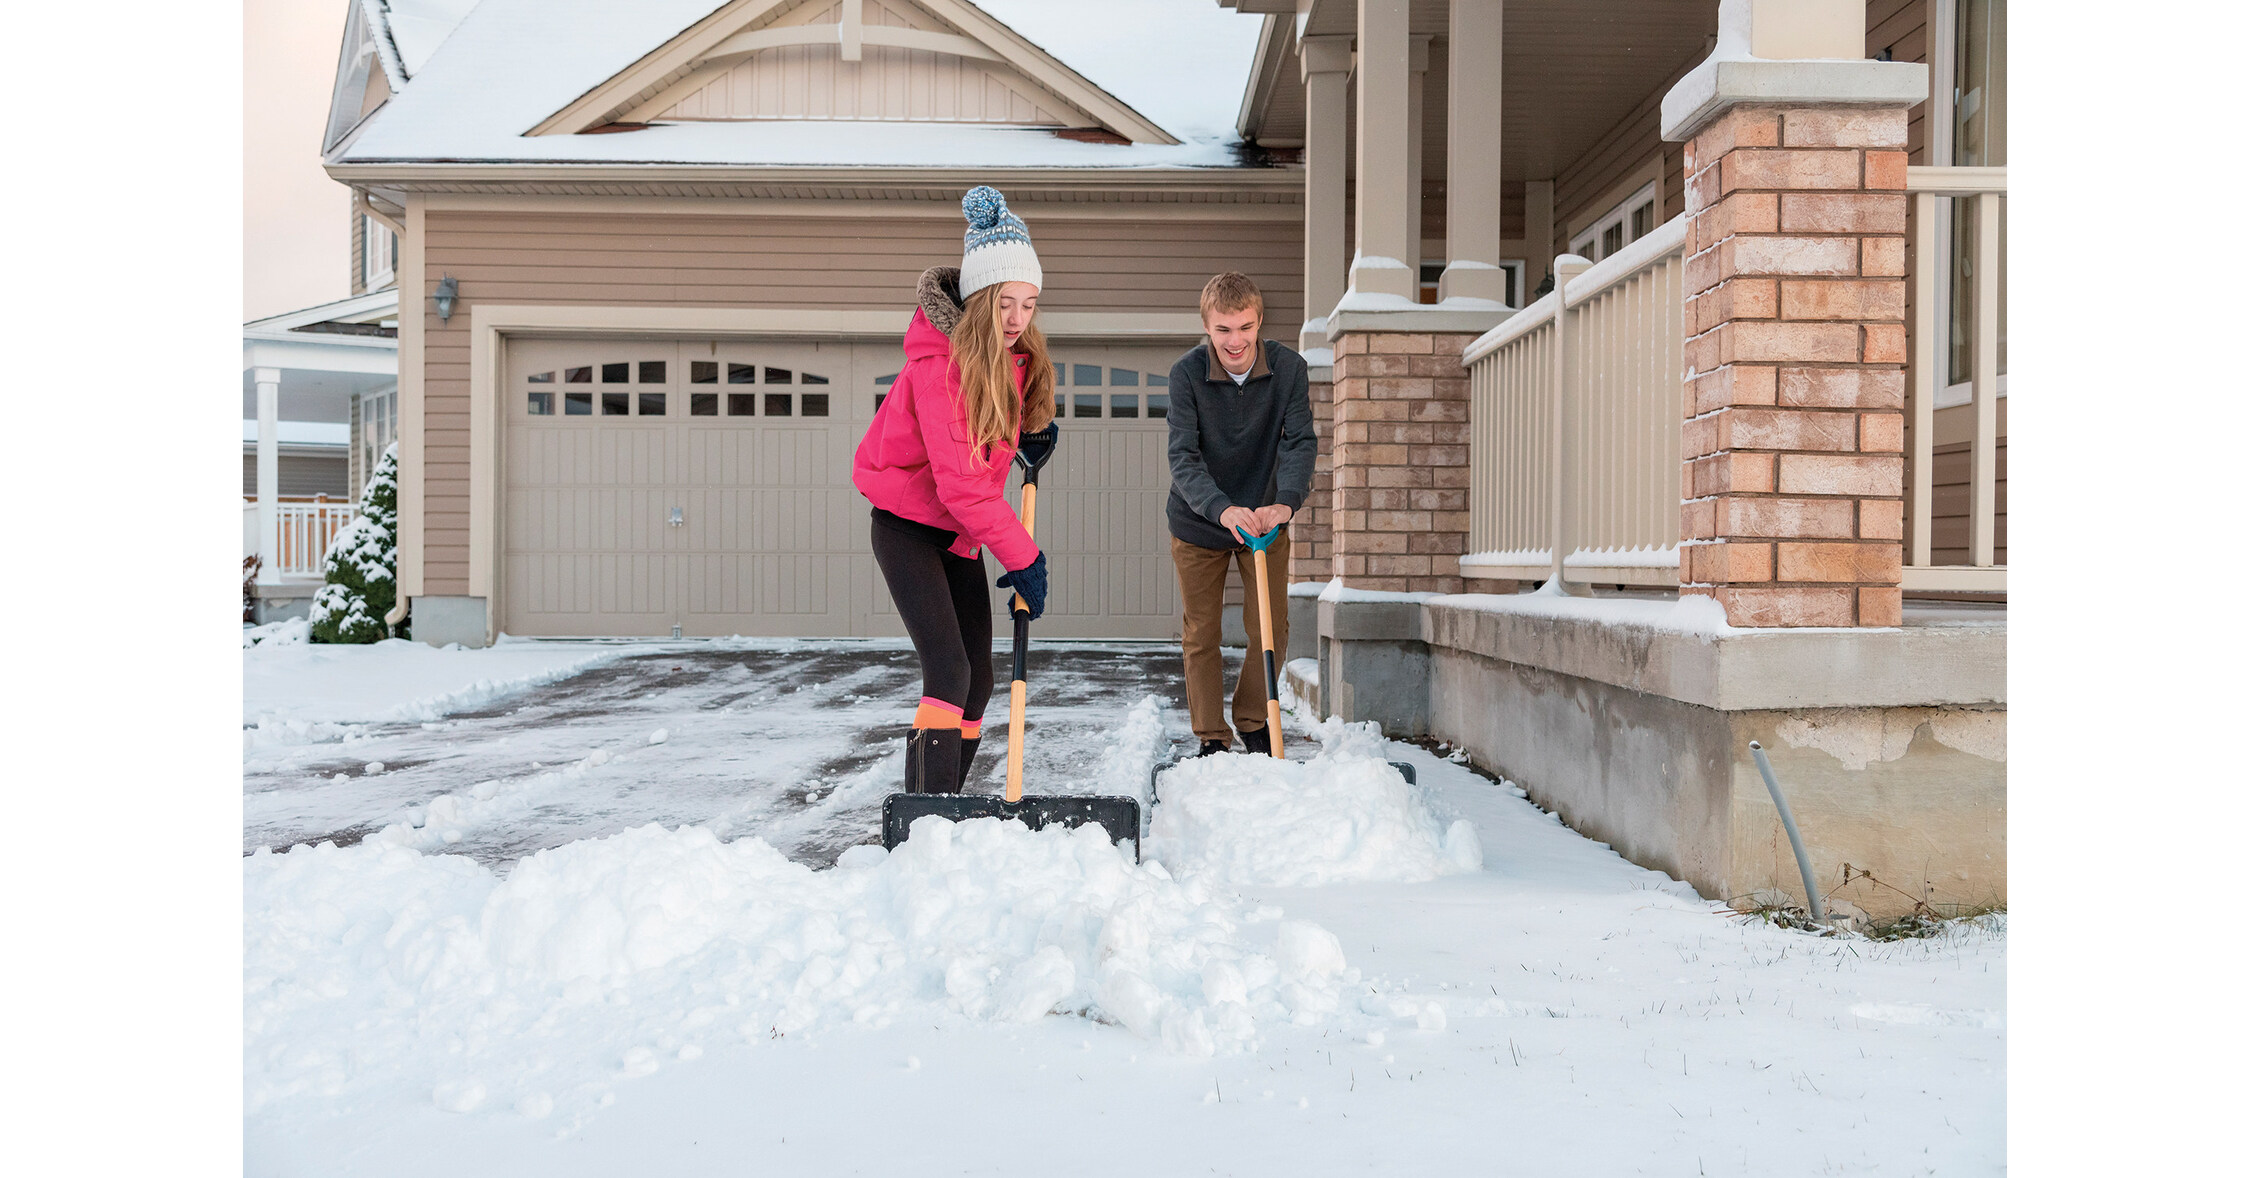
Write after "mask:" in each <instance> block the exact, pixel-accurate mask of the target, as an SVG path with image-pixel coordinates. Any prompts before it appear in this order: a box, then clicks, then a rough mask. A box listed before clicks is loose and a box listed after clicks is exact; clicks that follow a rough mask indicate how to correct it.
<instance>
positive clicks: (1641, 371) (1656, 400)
mask: <svg viewBox="0 0 2250 1178" xmlns="http://www.w3.org/2000/svg"><path fill="white" fill-rule="evenodd" d="M1686 242H1687V218H1686V217H1685V216H1680V217H1674V218H1672V219H1671V220H1669V221H1667V222H1665V223H1664V224H1663V225H1661V226H1659V227H1658V228H1657V229H1656V230H1654V231H1653V232H1651V233H1649V234H1648V235H1647V236H1645V237H1642V238H1641V239H1640V240H1638V241H1635V242H1633V243H1632V244H1631V245H1628V246H1626V247H1625V248H1624V249H1622V250H1620V251H1618V252H1617V253H1615V254H1613V255H1611V256H1610V257H1608V258H1606V259H1604V260H1603V261H1601V262H1600V263H1599V264H1596V265H1592V266H1588V265H1587V264H1586V263H1585V261H1584V260H1583V259H1580V258H1575V257H1572V256H1569V255H1565V256H1564V257H1563V258H1559V259H1557V260H1556V262H1555V280H1556V281H1555V290H1554V292H1553V293H1550V294H1548V295H1547V296H1546V297H1544V298H1541V299H1540V300H1538V301H1537V302H1535V303H1533V304H1531V305H1530V306H1528V307H1525V308H1524V309H1523V310H1521V311H1518V312H1516V313H1515V314H1514V315H1512V316H1510V317H1509V318H1508V319H1507V321H1506V322H1504V323H1502V324H1500V326H1498V327H1495V328H1493V329H1492V330H1491V331H1488V332H1486V333H1485V334H1483V335H1482V336H1479V337H1478V338H1477V339H1476V341H1475V342H1473V343H1471V344H1470V345H1469V346H1468V347H1467V348H1466V349H1464V350H1463V352H1462V360H1463V362H1464V363H1465V364H1466V365H1467V366H1468V369H1469V422H1470V431H1471V432H1470V446H1469V543H1468V547H1469V553H1468V555H1466V556H1463V557H1462V558H1461V575H1462V576H1464V577H1470V578H1489V579H1500V580H1547V579H1550V578H1556V577H1560V578H1562V579H1563V580H1565V581H1569V582H1577V583H1580V584H1605V585H1612V584H1622V585H1677V584H1679V568H1680V554H1679V544H1680V395H1681V392H1680V374H1681V372H1682V371H1683V369H1684V367H1685V365H1684V361H1683V358H1682V355H1681V351H1682V346H1683V342H1684V339H1685V335H1684V333H1683V332H1682V330H1681V329H1682V322H1681V320H1682V315H1683V311H1684V298H1685V295H1684V293H1683V279H1684V274H1683V267H1684V255H1685V250H1684V247H1685V245H1686ZM1558 538H1559V540H1558Z"/></svg>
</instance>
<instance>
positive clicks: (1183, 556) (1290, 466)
mask: <svg viewBox="0 0 2250 1178" xmlns="http://www.w3.org/2000/svg"><path fill="white" fill-rule="evenodd" d="M1202 311H1203V331H1204V334H1205V336H1206V337H1207V338H1206V339H1205V340H1204V342H1202V343H1200V344H1197V345H1196V346H1195V347H1193V348H1191V349H1189V350H1188V353H1187V354H1186V355H1184V356H1182V357H1180V359H1179V361H1178V362H1177V363H1175V364H1173V365H1172V396H1171V411H1170V414H1169V423H1170V426H1171V441H1170V445H1169V447H1168V452H1169V455H1170V458H1171V466H1172V493H1171V496H1170V497H1169V498H1168V499H1167V500H1166V501H1165V505H1164V514H1165V518H1166V521H1167V522H1168V523H1169V524H1170V526H1171V531H1172V564H1173V567H1174V568H1176V569H1177V570H1178V571H1179V575H1180V614H1181V618H1180V650H1181V656H1182V660H1183V662H1184V663H1185V664H1186V670H1187V696H1188V716H1189V718H1190V719H1191V720H1192V722H1193V723H1194V725H1195V735H1196V739H1197V740H1198V741H1199V742H1201V744H1200V748H1199V749H1198V751H1197V753H1196V755H1197V756H1203V755H1206V754H1209V753H1218V752H1225V751H1227V750H1228V749H1229V748H1230V747H1231V746H1232V745H1233V738H1234V733H1235V731H1240V732H1241V733H1242V745H1243V748H1244V749H1246V750H1248V751H1250V752H1253V753H1264V752H1268V751H1270V749H1271V747H1272V735H1271V734H1270V733H1268V732H1267V731H1266V685H1265V674H1264V667H1263V664H1262V663H1261V662H1260V660H1259V659H1258V658H1257V657H1256V656H1253V657H1250V658H1245V659H1244V660H1243V662H1242V670H1241V672H1240V673H1239V674H1238V675H1237V676H1236V679H1235V685H1234V728H1233V729H1229V728H1228V727H1227V721H1226V709H1225V708H1224V706H1223V704H1222V699H1221V692H1222V691H1223V690H1224V689H1225V675H1224V667H1223V664H1222V663H1221V661H1220V655H1219V615H1220V613H1221V612H1222V610H1223V608H1224V606H1225V602H1226V588H1227V566H1228V565H1230V564H1231V565H1233V566H1235V568H1236V570H1237V572H1238V574H1239V575H1240V576H1241V578H1242V628H1243V630H1244V632H1245V633H1247V634H1248V635H1249V636H1250V649H1251V650H1252V651H1257V650H1258V649H1259V648H1260V647H1261V646H1262V645H1263V639H1262V634H1261V631H1260V629H1259V627H1260V626H1262V625H1264V624H1266V623H1267V621H1268V620H1269V619H1270V620H1271V624H1272V626H1273V649H1274V653H1275V655H1276V656H1277V657H1284V658H1285V657H1287V652H1288V649H1289V576H1288V570H1289V534H1288V532H1287V531H1286V530H1284V531H1283V532H1282V534H1281V535H1279V536H1276V537H1275V538H1274V541H1273V544H1272V546H1271V547H1269V548H1268V549H1266V565H1267V576H1268V578H1269V579H1270V580H1271V582H1272V583H1271V584H1270V585H1269V586H1268V590H1269V591H1270V593H1271V597H1270V599H1269V600H1267V601H1264V602H1260V601H1258V600H1257V597H1258V593H1257V584H1258V582H1257V577H1256V575H1255V574H1254V573H1253V572H1252V568H1253V565H1252V563H1251V556H1250V550H1249V549H1248V548H1247V547H1245V546H1244V545H1243V543H1242V541H1241V539H1240V538H1239V537H1237V536H1236V535H1235V534H1234V529H1237V528H1239V529H1241V530H1242V531H1244V532H1247V533H1249V534H1250V535H1253V536H1260V535H1264V534H1265V533H1267V532H1270V531H1272V530H1273V529H1275V528H1285V527H1286V525H1287V524H1288V523H1289V517H1290V516H1292V515H1294V514H1296V511H1297V509H1298V508H1299V507H1302V506H1304V502H1305V496H1306V494H1307V493H1308V492H1309V491H1310V490H1311V489H1312V473H1313V457H1314V455H1315V453H1316V451H1317V449H1318V442H1317V440H1316V439H1315V438H1314V436H1313V416H1312V401H1311V398H1310V397H1309V395H1308V394H1307V391H1306V387H1305V381H1306V372H1305V359H1304V357H1302V356H1300V355H1298V354H1297V353H1296V352H1295V351H1294V350H1292V349H1290V348H1289V347H1287V346H1286V345H1284V344H1281V343H1278V342H1276V341H1274V340H1265V339H1260V338H1259V337H1258V332H1259V329H1260V328H1261V327H1262V326H1263V325H1264V320H1265V296H1264V295H1263V294H1261V293H1260V292H1259V290H1258V286H1257V284H1256V283H1254V282H1252V281H1250V279H1249V277H1248V276H1246V275H1243V274H1239V273H1236V272H1233V271H1229V272H1227V273H1225V274H1221V275H1219V276H1217V277H1216V278H1213V279H1212V280H1211V281H1210V282H1208V283H1206V284H1205V285H1204V287H1203V299H1202Z"/></svg>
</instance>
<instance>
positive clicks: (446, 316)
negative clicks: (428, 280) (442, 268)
mask: <svg viewBox="0 0 2250 1178" xmlns="http://www.w3.org/2000/svg"><path fill="white" fill-rule="evenodd" d="M460 297H461V283H460V282H459V280H457V279H455V278H454V277H453V276H452V275H451V274H448V275H446V276H445V277H443V278H440V279H438V284H437V293H436V294H434V295H431V296H430V301H431V302H433V303H436V304H437V317H438V322H440V323H446V322H449V321H451V320H452V318H453V303H454V300H456V299H458V298H460Z"/></svg>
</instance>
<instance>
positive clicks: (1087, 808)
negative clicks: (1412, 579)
mask: <svg viewBox="0 0 2250 1178" xmlns="http://www.w3.org/2000/svg"><path fill="white" fill-rule="evenodd" d="M930 815H936V816H937V817H939V818H943V819H945V820H946V821H948V822H966V821H968V820H969V819H971V818H999V819H1009V818H1013V819H1015V820H1016V821H1018V822H1021V823H1023V824H1024V825H1025V826H1028V827H1030V828H1031V829H1033V830H1042V829H1045V828H1046V827H1049V826H1085V825H1087V824H1088V823H1094V824H1098V825H1099V826H1101V828H1102V829H1103V830H1104V831H1106V832H1108V834H1109V841H1110V843H1111V844H1112V845H1115V844H1117V843H1120V842H1131V843H1132V844H1133V861H1134V862H1135V863H1138V862H1140V860H1141V804H1140V802H1138V801H1136V800H1134V799H1132V798H1124V797H1056V796H1044V797H1033V798H1025V799H1023V800H1022V801H1020V802H1011V801H1009V800H1007V799H1006V798H1003V797H999V796H997V795H994V794H892V795H891V796H889V797H887V798H884V799H883V849H884V850H886V851H887V850H892V849H895V848H896V847H897V846H898V845H899V844H900V843H903V842H905V841H906V836H907V833H908V831H910V830H911V829H912V828H913V826H914V820H915V819H917V818H925V817H928V816H930Z"/></svg>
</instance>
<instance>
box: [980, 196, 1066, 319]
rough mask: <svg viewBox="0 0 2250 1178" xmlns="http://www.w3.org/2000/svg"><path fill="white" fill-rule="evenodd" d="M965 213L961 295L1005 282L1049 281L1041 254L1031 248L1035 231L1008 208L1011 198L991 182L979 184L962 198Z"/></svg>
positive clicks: (1040, 284) (1041, 283) (1034, 284)
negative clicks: (965, 228) (967, 227)
mask: <svg viewBox="0 0 2250 1178" xmlns="http://www.w3.org/2000/svg"><path fill="white" fill-rule="evenodd" d="M961 214H962V215H963V216H965V217H967V218H968V219H969V231H968V232H967V233H964V234H962V236H961V297H962V298H963V299H967V298H968V297H969V296H970V295H973V294H975V293H976V292H978V291H980V290H983V289H984V288H985V287H988V286H997V285H999V284H1000V283H1003V282H1028V283H1030V284H1031V285H1033V286H1044V285H1046V275H1045V274H1043V273H1042V272H1041V271H1040V269H1039V255H1038V254H1037V253H1036V252H1034V251H1033V250H1032V248H1031V231H1030V230H1028V229H1026V228H1024V226H1023V218H1021V217H1018V216H1016V215H1015V214H1014V213H1011V212H1009V211H1008V198H1007V197H1004V196H1002V195H1000V190H999V189H997V188H994V187H992V186H991V185H988V184H979V185H977V186H976V187H975V188H972V189H970V190H969V191H968V194H967V195H966V196H963V197H962V198H961Z"/></svg>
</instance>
